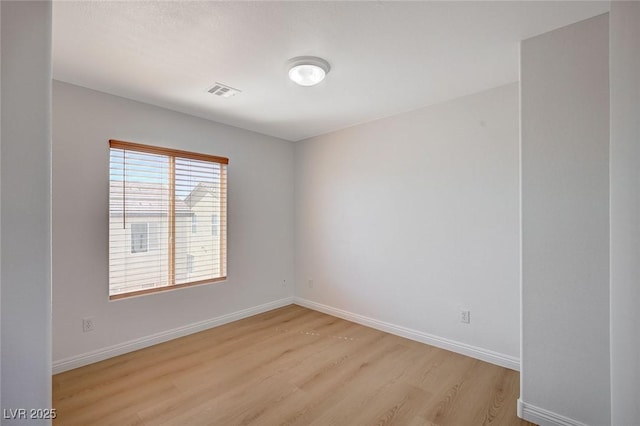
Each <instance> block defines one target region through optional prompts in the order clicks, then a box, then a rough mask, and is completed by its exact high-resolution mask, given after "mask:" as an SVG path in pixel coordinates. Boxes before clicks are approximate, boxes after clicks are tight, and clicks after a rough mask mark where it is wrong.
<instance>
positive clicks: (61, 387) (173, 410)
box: [53, 305, 530, 426]
mask: <svg viewBox="0 0 640 426" xmlns="http://www.w3.org/2000/svg"><path fill="white" fill-rule="evenodd" d="M518 388H519V375H518V373H517V372H516V371H512V370H508V369H505V368H502V367H498V366H495V365H492V364H488V363H485V362H482V361H479V360H476V359H473V358H469V357H466V356H463V355H460V354H456V353H452V352H448V351H445V350H442V349H439V348H435V347H432V346H428V345H424V344H421V343H418V342H414V341H410V340H407V339H404V338H401V337H398V336H394V335H390V334H387V333H384V332H381V331H378V330H374V329H371V328H368V327H364V326H361V325H359V324H355V323H352V322H349V321H345V320H342V319H339V318H335V317H332V316H329V315H325V314H322V313H320V312H316V311H312V310H309V309H306V308H303V307H300V306H296V305H291V306H287V307H284V308H280V309H276V310H273V311H270V312H266V313H264V314H260V315H256V316H253V317H251V318H246V319H243V320H240V321H236V322H233V323H230V324H226V325H223V326H220V327H216V328H212V329H209V330H205V331H202V332H200V333H195V334H192V335H189V336H185V337H182V338H179V339H175V340H172V341H169V342H166V343H162V344H158V345H155V346H152V347H149V348H145V349H141V350H139V351H135V352H131V353H128V354H125V355H121V356H118V357H114V358H111V359H108V360H105V361H102V362H99V363H95V364H92V365H88V366H86V367H81V368H78V369H75V370H71V371H68V372H64V373H61V374H57V375H55V376H54V377H53V403H54V407H55V408H56V409H57V414H58V416H57V418H56V419H55V420H54V424H55V425H142V426H150V425H153V426H157V425H166V426H173V425H189V426H191V425H193V426H198V425H203V426H204V425H225V426H226V425H260V426H261V425H292V426H293V425H301V426H302V425H305V426H306V425H407V426H417V425H429V426H466V425H500V426H501V425H505V426H507V425H530V423H528V422H525V421H523V420H521V419H519V418H518V417H517V416H516V399H517V397H518Z"/></svg>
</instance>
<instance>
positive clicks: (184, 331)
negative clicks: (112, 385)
mask: <svg viewBox="0 0 640 426" xmlns="http://www.w3.org/2000/svg"><path fill="white" fill-rule="evenodd" d="M292 303H293V297H286V298H284V299H280V300H276V301H273V302H269V303H264V304H262V305H258V306H254V307H251V308H248V309H243V310H241V311H237V312H232V313H230V314H226V315H221V316H219V317H216V318H211V319H208V320H205V321H200V322H196V323H193V324H189V325H186V326H183V327H178V328H174V329H172V330H167V331H162V332H160V333H156V334H152V335H150V336H145V337H141V338H139V339H134V340H129V341H127V342H124V343H120V344H117V345H113V346H109V347H106V348H102V349H98V350H96V351H91V352H87V353H84V354H80V355H75V356H72V357H69V358H64V359H60V360H56V361H54V362H53V374H58V373H62V372H63V371H67V370H72V369H74V368H78V367H82V366H85V365H88V364H93V363H94V362H98V361H103V360H105V359H108V358H112V357H114V356H118V355H122V354H125V353H128V352H133V351H137V350H138V349H142V348H146V347H148V346H153V345H156V344H158V343H162V342H166V341H169V340H173V339H177V338H178V337H182V336H186V335H188V334H193V333H197V332H199V331H203V330H206V329H209V328H213V327H218V326H220V325H224V324H227V323H230V322H233V321H237V320H240V319H243V318H247V317H250V316H252V315H257V314H261V313H263V312H267V311H271V310H273V309H277V308H281V307H283V306H287V305H291V304H292Z"/></svg>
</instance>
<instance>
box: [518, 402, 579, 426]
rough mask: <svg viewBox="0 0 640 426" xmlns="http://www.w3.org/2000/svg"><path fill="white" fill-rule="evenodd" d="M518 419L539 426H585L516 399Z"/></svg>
mask: <svg viewBox="0 0 640 426" xmlns="http://www.w3.org/2000/svg"><path fill="white" fill-rule="evenodd" d="M518 417H520V418H521V419H525V420H527V421H529V422H532V423H535V424H537V425H540V426H587V425H586V424H585V423H582V422H579V421H578V420H574V419H571V418H569V417H565V416H562V415H560V414H557V413H554V412H552V411H549V410H545V409H544V408H540V407H536V406H535V405H531V404H528V403H526V402H524V401H523V400H521V399H518Z"/></svg>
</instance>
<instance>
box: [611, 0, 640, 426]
mask: <svg viewBox="0 0 640 426" xmlns="http://www.w3.org/2000/svg"><path fill="white" fill-rule="evenodd" d="M610 34H611V40H610V49H611V50H610V56H611V62H610V64H611V404H612V405H611V419H612V420H611V423H612V424H614V425H631V424H636V423H638V422H639V421H640V420H639V419H640V404H638V402H639V401H640V332H639V331H638V324H640V314H639V313H638V312H639V310H638V304H639V303H640V262H639V259H640V3H638V2H612V3H611V16H610Z"/></svg>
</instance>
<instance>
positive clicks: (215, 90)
mask: <svg viewBox="0 0 640 426" xmlns="http://www.w3.org/2000/svg"><path fill="white" fill-rule="evenodd" d="M207 92H209V93H211V94H213V95H216V96H220V97H221V98H230V97H232V96H235V95H237V94H238V93H240V92H241V91H240V90H238V89H234V88H233V87H230V86H227V85H226V84H222V83H218V82H216V84H215V85H214V86H213V87H212V88H211V89H209V90H207Z"/></svg>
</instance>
